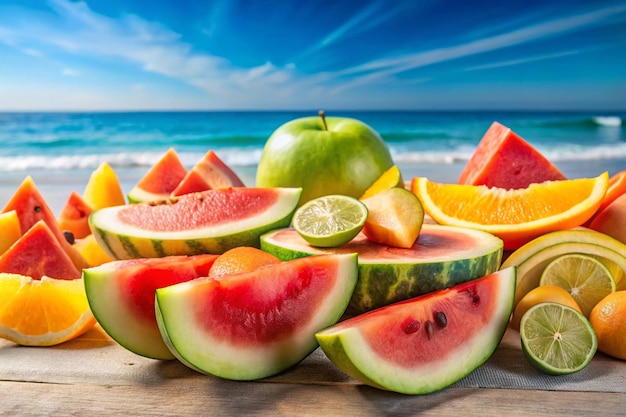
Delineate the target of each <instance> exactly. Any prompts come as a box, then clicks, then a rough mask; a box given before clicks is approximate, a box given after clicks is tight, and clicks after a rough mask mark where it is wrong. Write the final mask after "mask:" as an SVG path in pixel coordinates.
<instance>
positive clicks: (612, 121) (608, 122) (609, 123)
mask: <svg viewBox="0 0 626 417" xmlns="http://www.w3.org/2000/svg"><path fill="white" fill-rule="evenodd" d="M592 120H593V122H594V123H595V124H597V125H599V126H605V127H620V126H621V125H622V119H621V118H620V117H617V116H596V117H592Z"/></svg>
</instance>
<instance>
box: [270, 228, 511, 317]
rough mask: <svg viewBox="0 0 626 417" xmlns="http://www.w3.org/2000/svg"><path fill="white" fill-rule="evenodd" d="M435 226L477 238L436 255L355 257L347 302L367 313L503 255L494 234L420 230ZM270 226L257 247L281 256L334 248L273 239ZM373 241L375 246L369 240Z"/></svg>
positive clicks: (488, 265)
mask: <svg viewBox="0 0 626 417" xmlns="http://www.w3.org/2000/svg"><path fill="white" fill-rule="evenodd" d="M434 229H438V230H439V231H446V232H447V233H454V234H456V235H463V236H467V238H468V239H473V240H475V244H473V245H471V248H469V249H466V250H463V251H459V252H457V253H455V252H454V251H453V249H452V248H450V253H449V254H448V255H446V256H445V257H439V258H436V259H429V260H423V259H421V260H420V259H417V258H416V259H411V258H403V259H398V258H395V259H389V258H381V259H366V258H364V257H359V280H358V283H357V286H356V288H355V290H354V294H353V295H352V299H351V301H350V310H351V311H352V312H354V313H361V312H365V311H369V310H372V309H375V308H378V307H382V306H385V305H387V304H391V303H394V302H397V301H402V300H405V299H408V298H412V297H416V296H419V295H422V294H426V293H429V292H432V291H436V290H440V289H443V288H448V287H451V286H453V285H456V284H460V283H462V282H466V281H469V280H472V279H475V278H479V277H482V276H485V275H488V274H490V273H492V272H495V271H497V270H498V269H499V268H500V265H501V261H502V255H503V245H504V244H503V242H502V240H501V239H499V238H497V237H495V236H494V235H492V234H490V233H487V232H483V231H479V230H474V229H467V228H459V227H455V226H442V225H433V224H424V225H423V226H422V233H424V234H427V233H429V231H430V230H434ZM279 232H281V230H273V231H271V232H268V233H267V234H264V235H262V236H261V249H263V250H264V251H266V252H269V253H271V254H273V255H274V256H276V257H277V258H279V259H281V260H289V259H295V258H299V257H303V256H310V255H315V254H320V253H333V251H334V250H335V249H332V248H331V249H322V248H315V247H313V246H310V245H308V244H306V242H304V241H303V244H301V245H288V244H283V243H282V242H277V241H276V239H274V236H275V235H276V234H277V233H279ZM372 245H376V244H375V243H372Z"/></svg>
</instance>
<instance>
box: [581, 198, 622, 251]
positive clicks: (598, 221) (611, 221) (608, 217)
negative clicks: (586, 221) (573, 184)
mask: <svg viewBox="0 0 626 417" xmlns="http://www.w3.org/2000/svg"><path fill="white" fill-rule="evenodd" d="M589 228H590V229H593V230H595V231H598V232H601V233H604V234H605V235H608V236H611V237H613V238H615V239H617V240H619V241H620V242H622V243H626V194H622V195H621V196H619V197H617V198H616V199H615V200H613V201H612V202H611V204H609V205H608V206H607V207H605V208H604V209H603V210H600V211H598V214H597V215H596V216H595V218H594V219H593V221H592V222H591V224H590V225H589Z"/></svg>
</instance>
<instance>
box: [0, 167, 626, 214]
mask: <svg viewBox="0 0 626 417" xmlns="http://www.w3.org/2000/svg"><path fill="white" fill-rule="evenodd" d="M465 164H466V162H465V161H460V162H454V163H449V164H436V163H415V164H407V163H398V167H399V168H400V171H401V172H402V176H403V178H404V180H405V181H410V180H411V179H412V178H413V177H428V178H429V179H430V180H431V181H437V182H443V183H455V182H456V181H457V179H458V177H459V175H460V173H461V171H462V170H463V168H464V166H465ZM555 165H556V166H557V167H558V168H559V169H560V170H561V172H563V174H564V175H565V176H566V177H568V178H583V177H595V176H598V175H600V174H601V173H602V172H604V171H607V172H608V173H609V175H613V174H615V173H617V172H619V171H622V170H626V159H602V160H581V161H560V162H557V163H555ZM232 168H233V170H234V171H235V172H236V173H237V175H239V176H240V178H241V179H242V181H243V182H244V184H246V185H247V186H253V185H254V183H255V175H256V166H234V167H232ZM113 169H114V170H115V172H116V174H117V176H118V179H119V182H120V185H121V187H122V192H123V193H124V195H126V194H127V193H128V192H129V191H130V189H131V188H132V187H133V186H134V185H135V184H136V183H137V182H138V181H139V180H140V179H141V177H142V176H143V175H144V174H145V173H146V172H147V170H148V168H146V167H132V168H123V169H120V168H115V167H114V168H113ZM92 172H93V170H91V169H89V170H86V169H85V170H46V171H44V170H35V171H32V172H26V171H15V172H10V173H3V174H2V175H1V176H0V205H1V206H2V207H4V206H5V205H6V203H7V202H8V200H9V199H10V198H11V196H12V195H13V194H14V193H15V191H16V190H17V188H18V187H19V185H20V184H21V182H22V181H23V180H24V179H25V178H26V177H27V176H31V177H32V178H33V180H34V181H35V184H36V185H37V188H38V189H39V191H40V193H41V194H42V196H43V198H44V199H45V200H46V202H47V203H48V205H49V206H50V208H51V209H52V210H53V212H54V213H55V214H56V215H58V214H59V213H60V211H61V209H62V208H63V206H64V204H65V202H66V201H67V198H68V197H69V195H70V193H71V192H72V191H76V192H78V193H80V194H82V193H83V191H84V189H85V186H86V185H87V182H88V181H89V176H90V175H91V173H92Z"/></svg>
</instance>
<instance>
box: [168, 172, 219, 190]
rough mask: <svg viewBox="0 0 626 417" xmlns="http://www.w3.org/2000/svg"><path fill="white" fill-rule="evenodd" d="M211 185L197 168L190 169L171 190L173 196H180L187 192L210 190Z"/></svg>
mask: <svg viewBox="0 0 626 417" xmlns="http://www.w3.org/2000/svg"><path fill="white" fill-rule="evenodd" d="M211 188H212V187H211V186H210V185H209V183H208V182H207V180H206V179H205V178H204V176H203V175H202V174H201V173H199V172H198V171H197V170H194V169H192V170H190V171H189V172H187V175H185V178H183V179H182V180H181V182H180V184H178V186H177V187H176V188H175V189H174V191H172V195H173V196H181V195H184V194H189V193H197V192H200V191H206V190H210V189H211Z"/></svg>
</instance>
